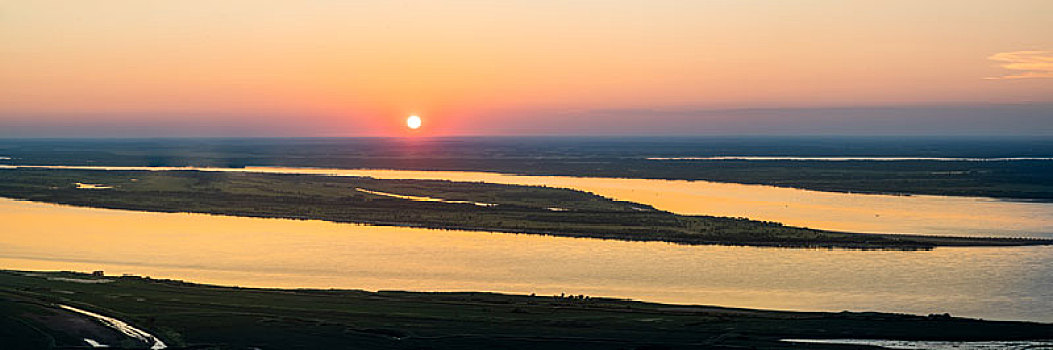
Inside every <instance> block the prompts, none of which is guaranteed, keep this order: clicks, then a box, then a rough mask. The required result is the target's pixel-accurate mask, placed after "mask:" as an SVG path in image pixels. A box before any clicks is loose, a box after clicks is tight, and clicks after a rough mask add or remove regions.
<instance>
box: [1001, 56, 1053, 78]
mask: <svg viewBox="0 0 1053 350" xmlns="http://www.w3.org/2000/svg"><path fill="white" fill-rule="evenodd" d="M987 59H989V60H992V61H998V62H1002V63H1000V64H999V66H1000V67H1002V68H1005V69H1007V70H1009V71H1010V74H1007V75H1002V76H998V77H987V78H984V79H989V80H1003V79H1030V78H1053V51H1009V52H999V53H996V54H994V55H991V56H990V57H987Z"/></svg>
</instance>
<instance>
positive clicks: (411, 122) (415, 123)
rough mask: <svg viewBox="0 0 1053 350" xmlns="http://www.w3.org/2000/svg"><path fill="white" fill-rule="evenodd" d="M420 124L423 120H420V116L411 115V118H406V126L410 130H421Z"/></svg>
mask: <svg viewBox="0 0 1053 350" xmlns="http://www.w3.org/2000/svg"><path fill="white" fill-rule="evenodd" d="M420 123H421V120H420V117H418V116H415V115H411V116H409V118H406V126H408V127H409V128H410V129H418V128H420Z"/></svg>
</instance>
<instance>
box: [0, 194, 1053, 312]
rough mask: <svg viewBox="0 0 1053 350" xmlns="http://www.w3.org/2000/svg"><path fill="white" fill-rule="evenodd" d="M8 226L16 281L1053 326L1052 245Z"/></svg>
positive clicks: (57, 217) (109, 220)
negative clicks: (552, 299)
mask: <svg viewBox="0 0 1053 350" xmlns="http://www.w3.org/2000/svg"><path fill="white" fill-rule="evenodd" d="M0 227H2V230H0V266H2V267H3V268H7V269H25V270H38V269H42V270H71V269H72V270H81V271H91V270H106V271H107V272H108V273H116V274H119V273H133V274H143V275H150V276H153V277H158V278H177V279H185V280H191V281H197V282H203V283H217V284H225V285H242V286H266V287H288V288H300V287H314V288H334V287H335V288H361V289H369V290H378V289H400V290H422V291H469V290H483V291H497V292H509V293H538V294H541V295H548V294H559V293H562V292H566V293H569V294H587V295H594V296H613V297H627V298H636V299H643V300H650V301H661V302H675V303H693V304H712V305H724V306H735V307H752V308H771V309H790V310H827V311H839V310H845V309H849V310H854V311H863V310H876V311H889V312H908V313H918V314H928V313H944V312H949V313H951V314H954V315H963V316H974V317H983V318H989V319H1027V320H1042V321H1053V304H1051V303H1050V302H1049V301H1050V300H1053V247H1014V248H939V249H936V250H934V251H928V252H897V251H839V250H833V251H827V250H800V249H773V248H749V247H720V246H682V245H674V244H665V243H658V242H620V241H604V240H595V239H574V238H560V237H546V236H536V235H514V234H492V233H485V232H464V231H440V230H426V229H414V228H402V227H374V226H359V225H349V224H336V223H328V222H320V221H296V220H283V219H255V218H239V217H225V216H209V215H202V214H171V213H145V212H132V211H121V210H105V209H89V208H76V207H65V206H57V205H51V204H42V203H33V202H19V201H13V200H7V199H0Z"/></svg>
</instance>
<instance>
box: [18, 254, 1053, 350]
mask: <svg viewBox="0 0 1053 350" xmlns="http://www.w3.org/2000/svg"><path fill="white" fill-rule="evenodd" d="M58 305H68V306H72V307H75V308H79V309H83V310H87V311H91V312H94V313H98V314H102V315H104V316H108V317H113V318H117V319H119V320H122V321H124V322H126V323H128V324H130V325H132V326H133V327H136V328H139V329H142V330H144V331H146V332H148V333H150V334H153V335H155V336H157V337H159V338H160V339H161V340H162V341H163V342H164V343H165V344H167V345H169V346H170V347H171V348H193V349H252V348H259V349H334V348H352V349H367V348H368V349H498V348H499V349H541V348H543V349H575V350H584V349H680V348H712V349H750V348H760V349H780V348H786V349H789V348H795V346H793V344H789V343H784V342H781V341H779V340H780V339H784V338H798V339H799V338H816V339H824V338H825V339H830V338H855V339H903V340H973V341H979V340H1029V339H1049V338H1050V337H1051V336H1053V325H1050V324H1039V323H1028V322H989V321H980V320H972V319H961V318H954V317H947V316H943V315H940V316H927V317H926V316H910V315H899V314H880V313H849V312H841V313H804V312H776V311H760V310H749V309H729V308H719V307H705V306H683V305H663V304H654V303H644V302H635V301H625V300H614V299H605V298H590V297H583V296H563V297H560V296H524V295H502V294H492V293H411V292H394V291H390V292H384V291H381V292H366V291H356V290H276V289H247V288H232V287H216V286H207V285H197V284H189V283H183V282H179V281H169V280H152V279H148V278H141V277H134V276H125V277H113V276H109V277H103V276H91V275H87V274H77V273H68V272H48V273H41V272H36V273H29V272H18V271H0V344H3V347H4V348H5V349H12V350H14V349H47V348H69V347H73V346H81V347H84V346H85V345H86V343H85V342H84V341H83V338H89V339H93V340H96V341H100V342H102V343H104V344H108V345H115V346H117V345H120V346H126V347H136V346H138V347H142V346H144V344H143V343H142V342H136V341H134V340H132V339H130V338H128V337H126V336H122V335H120V334H118V333H116V332H114V331H112V330H110V329H108V328H106V327H103V326H102V325H101V324H100V323H98V322H95V321H93V320H91V319H89V318H86V317H84V316H82V315H79V314H75V313H72V312H68V311H64V310H62V309H60V308H59V307H58ZM809 348H820V349H854V348H863V347H853V346H834V345H825V346H824V345H810V346H809Z"/></svg>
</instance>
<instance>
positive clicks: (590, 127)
mask: <svg viewBox="0 0 1053 350" xmlns="http://www.w3.org/2000/svg"><path fill="white" fill-rule="evenodd" d="M1051 33H1053V1H1049V0H1034V1H1014V0H999V1H969V0H954V1H936V0H930V1H895V0H874V1H848V0H830V1H778V0H773V1H742V0H734V1H733V0H727V1H702V0H698V1H615V0H606V1H572V0H565V1H563V0H561V1H546V0H533V1H365V0H363V1H267V0H252V1H147V0H127V1H120V0H110V1H46V0H33V1H0V137H34V136H45V137H51V136H59V137H70V136H88V137H105V136H400V135H410V134H415V135H434V136H439V135H480V134H490V135H528V134H529V135H536V134H649V135H661V134H729V133H731V134H942V133H947V134H1000V135H1003V134H1007V135H1014V134H1021V135H1023V134H1027V135H1053V34H1051ZM410 114H418V115H420V116H421V117H422V118H424V123H425V126H424V128H422V129H421V131H418V132H413V133H410V132H408V131H407V130H406V129H405V127H404V124H403V121H404V118H405V117H406V116H407V115H410Z"/></svg>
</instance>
